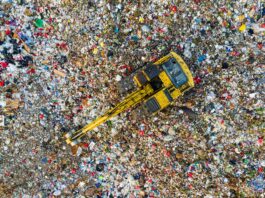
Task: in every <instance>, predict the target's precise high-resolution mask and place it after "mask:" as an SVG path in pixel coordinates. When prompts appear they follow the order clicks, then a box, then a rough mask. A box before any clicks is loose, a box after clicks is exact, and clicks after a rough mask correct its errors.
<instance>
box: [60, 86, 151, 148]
mask: <svg viewBox="0 0 265 198" xmlns="http://www.w3.org/2000/svg"><path fill="white" fill-rule="evenodd" d="M153 91H154V90H153V89H152V87H151V85H149V84H147V85H146V86H145V87H144V88H143V89H140V90H137V91H135V92H133V93H131V94H130V95H128V96H127V97H126V98H125V99H124V100H123V101H122V102H120V103H119V104H117V105H116V106H115V107H114V108H112V109H110V110H109V111H107V112H106V113H105V114H104V115H102V116H100V117H98V118H97V119H96V120H94V121H92V122H91V123H89V124H88V125H86V126H84V127H83V128H81V129H80V130H78V131H75V132H74V133H71V132H69V133H67V134H65V138H67V139H66V142H67V144H70V145H71V146H74V145H76V144H78V143H80V141H81V138H82V137H83V136H84V135H85V134H86V133H87V132H88V131H91V130H93V129H94V128H96V127H97V126H99V125H101V124H103V123H104V122H106V121H108V120H109V119H110V118H112V117H115V116H116V115H118V114H120V113H121V112H123V111H125V110H127V109H129V108H131V107H134V106H135V105H137V104H139V103H141V102H143V101H144V100H145V99H146V98H147V97H148V96H149V95H151V94H152V93H153Z"/></svg>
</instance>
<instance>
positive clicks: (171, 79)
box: [134, 52, 194, 113]
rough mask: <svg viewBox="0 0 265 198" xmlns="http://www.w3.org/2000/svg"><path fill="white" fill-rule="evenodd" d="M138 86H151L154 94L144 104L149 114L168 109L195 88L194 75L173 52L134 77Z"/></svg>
mask: <svg viewBox="0 0 265 198" xmlns="http://www.w3.org/2000/svg"><path fill="white" fill-rule="evenodd" d="M134 82H135V84H136V86H138V87H139V88H141V87H142V86H144V85H146V84H148V83H149V84H150V85H151V87H152V88H153V91H154V94H153V96H152V97H150V98H148V99H147V100H146V101H145V102H144V108H145V109H146V110H147V111H148V112H149V113H156V112H158V111H160V110H161V109H163V108H165V107H167V106H168V105H170V104H171V102H173V101H174V99H176V98H177V97H179V96H180V95H181V94H183V93H184V91H187V90H188V89H190V88H192V87H193V86H194V83H193V79H192V75H191V73H190V71H189V69H188V67H187V65H186V64H185V62H184V61H183V60H182V58H181V57H180V56H178V55H177V54H176V53H174V52H171V53H170V54H169V55H167V56H165V57H163V58H162V59H160V60H158V61H157V62H155V63H154V64H152V65H149V66H147V68H146V69H144V70H142V71H140V72H139V73H138V74H136V75H135V76H134Z"/></svg>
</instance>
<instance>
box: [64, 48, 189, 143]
mask: <svg viewBox="0 0 265 198" xmlns="http://www.w3.org/2000/svg"><path fill="white" fill-rule="evenodd" d="M133 82H134V84H135V86H136V87H137V90H136V91H134V92H132V93H130V94H129V95H128V96H127V97H125V98H124V99H123V100H122V101H121V102H120V103H118V104H117V105H116V106H115V107H113V108H111V109H110V110H109V111H107V112H106V113H105V114H103V115H102V116H99V117H98V118H97V119H96V120H94V121H92V122H91V123H90V124H88V125H86V126H84V127H83V128H81V129H80V130H78V131H75V132H68V133H66V134H65V138H66V142H67V144H70V145H72V146H74V145H76V144H78V143H80V142H81V138H82V137H83V136H84V135H85V134H86V133H87V132H88V131H90V130H93V129H94V128H95V127H97V126H99V125H100V124H102V123H104V122H106V121H107V120H109V119H110V118H112V117H114V116H116V115H118V114H120V113H121V112H123V111H125V110H127V109H129V108H132V107H134V106H136V105H137V104H140V103H143V105H144V109H145V111H146V112H148V114H150V115H151V114H153V113H157V112H158V111H160V110H161V109H164V108H166V107H167V106H169V105H170V104H171V103H172V102H173V101H174V100H175V99H176V98H178V97H179V96H181V95H182V94H184V92H186V91H187V90H189V89H191V88H192V87H194V82H193V78H192V75H191V72H190V70H189V68H188V66H187V65H186V63H185V62H184V61H183V59H182V58H181V57H180V56H179V55H177V54H176V53H175V52H170V53H169V54H168V55H166V56H164V57H162V58H160V59H159V60H158V61H156V62H155V63H151V64H149V65H147V66H146V67H145V68H144V69H142V70H140V71H138V72H137V73H136V74H135V75H134V77H133ZM129 84H130V83H129ZM130 87H131V86H130ZM130 87H128V88H127V89H124V90H129V89H130Z"/></svg>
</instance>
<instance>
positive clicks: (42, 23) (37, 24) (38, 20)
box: [35, 19, 44, 28]
mask: <svg viewBox="0 0 265 198" xmlns="http://www.w3.org/2000/svg"><path fill="white" fill-rule="evenodd" d="M35 25H36V26H37V27H38V28H42V27H44V22H43V20H41V19H36V20H35Z"/></svg>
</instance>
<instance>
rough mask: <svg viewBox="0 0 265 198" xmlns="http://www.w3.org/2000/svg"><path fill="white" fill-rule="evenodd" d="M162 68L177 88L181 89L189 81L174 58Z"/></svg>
mask: <svg viewBox="0 0 265 198" xmlns="http://www.w3.org/2000/svg"><path fill="white" fill-rule="evenodd" d="M162 67H163V69H164V70H165V71H166V73H167V75H168V76H169V78H170V79H171V81H172V83H173V84H174V86H175V87H176V88H179V87H181V86H182V85H184V84H185V83H186V82H187V81H188V78H187V76H186V75H185V73H184V72H183V70H182V68H181V67H180V65H179V63H178V62H177V61H176V60H175V59H174V58H171V59H169V60H168V61H167V62H166V63H164V64H163V65H162Z"/></svg>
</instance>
